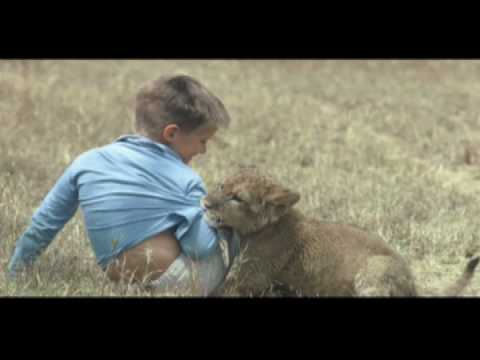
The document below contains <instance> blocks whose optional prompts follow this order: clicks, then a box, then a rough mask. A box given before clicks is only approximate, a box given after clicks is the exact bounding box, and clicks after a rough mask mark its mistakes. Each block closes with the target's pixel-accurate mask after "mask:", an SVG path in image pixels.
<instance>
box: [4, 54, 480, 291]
mask: <svg viewBox="0 0 480 360" xmlns="http://www.w3.org/2000/svg"><path fill="white" fill-rule="evenodd" d="M172 72H175V73H186V74H189V75H192V76H194V77H197V78H199V79H200V80H201V81H203V82H204V83H206V85H207V86H209V87H210V88H211V89H212V90H213V91H214V92H215V93H217V94H218V95H219V96H220V97H221V98H222V99H223V100H224V102H225V104H226V106H227V107H228V109H229V111H230V113H231V115H232V119H233V124H232V127H231V128H230V129H229V130H228V131H224V132H223V133H222V134H221V138H222V140H223V142H214V143H212V144H211V145H210V149H209V153H208V156H204V157H201V158H199V159H198V160H196V161H195V163H194V167H195V169H196V170H197V171H198V172H199V173H200V174H201V175H202V176H203V177H204V179H205V182H206V183H207V185H212V184H213V183H214V182H215V181H217V180H219V179H221V178H223V177H224V176H225V174H226V173H227V172H228V169H229V167H231V164H232V163H236V162H249V163H255V164H257V165H259V166H264V167H268V169H269V171H270V172H271V173H272V174H273V175H275V176H276V177H277V178H278V179H279V180H280V181H282V182H283V183H284V184H285V185H287V186H289V187H292V188H296V189H297V190H298V191H300V193H301V194H302V200H301V201H300V204H299V206H300V207H301V208H302V209H303V210H304V211H305V212H306V213H307V214H310V215H312V216H316V217H318V218H321V219H324V220H331V221H340V222H349V223H354V224H358V225H360V226H362V227H364V228H366V229H368V230H369V231H371V232H373V233H377V234H380V236H382V237H383V238H384V239H385V240H386V241H387V242H389V243H390V244H391V245H392V246H393V247H394V248H396V249H397V250H398V251H399V252H400V253H401V254H403V255H404V256H405V257H406V258H407V259H408V260H409V261H410V263H411V265H412V267H413V270H414V273H415V275H416V277H417V279H418V282H419V284H421V285H422V286H424V287H425V289H426V292H427V293H435V292H437V291H438V290H439V289H441V288H443V287H445V286H446V285H447V284H450V283H451V281H452V280H453V279H454V278H455V277H456V276H457V275H458V274H459V273H460V272H461V271H462V270H463V267H464V264H465V253H466V252H467V251H469V250H471V249H475V248H477V247H478V246H479V240H478V239H477V234H478V229H479V227H480V225H479V223H478V220H477V218H476V215H477V214H478V213H479V210H480V208H479V204H478V201H476V196H478V195H479V193H480V168H478V167H476V166H475V163H474V162H473V161H472V162H471V164H467V163H466V162H465V146H466V145H465V144H476V143H478V144H480V117H479V116H480V109H479V107H478V104H479V103H480V101H479V100H480V62H479V61H333V60H329V61H193V60H189V61H86V60H84V61H46V60H44V61H29V62H23V63H22V62H18V61H0V123H1V124H2V132H1V134H0V151H1V154H2V156H1V157H0V238H1V239H2V241H1V242H0V266H2V268H3V269H5V268H6V266H7V263H8V260H9V257H10V255H11V252H12V249H13V247H14V244H15V241H16V239H17V238H18V237H19V235H20V234H21V233H22V232H23V231H24V230H25V227H26V226H27V224H28V222H29V220H30V217H31V215H32V213H33V211H34V209H35V208H36V207H37V206H39V204H40V201H41V200H42V198H43V197H44V196H45V195H46V193H47V191H48V190H49V189H50V188H51V186H52V185H53V184H54V182H55V181H56V179H57V178H58V176H59V175H60V174H61V173H62V171H63V170H64V168H65V166H66V165H67V164H68V163H69V162H70V161H72V159H74V158H75V157H76V156H77V155H79V154H80V153H82V152H84V151H86V150H87V149H89V148H91V147H95V146H100V145H103V144H105V143H108V142H111V141H113V140H114V139H115V138H116V137H118V136H120V135H122V134H124V133H129V132H131V130H132V121H133V108H132V105H133V99H134V96H135V92H136V90H137V89H138V87H139V86H140V85H141V84H142V83H143V82H144V81H146V80H149V79H152V78H154V77H157V76H159V75H160V74H164V73H172ZM0 294H1V295H6V296H150V294H149V293H147V292H143V291H140V290H134V289H130V288H125V287H120V286H115V285H112V284H110V283H109V282H108V281H107V280H106V279H105V277H104V275H103V274H102V273H101V271H100V270H99V268H98V267H97V265H96V264H95V259H94V256H93V252H92V250H91V249H90V247H89V243H88V239H87V237H86V232H85V229H84V227H83V224H82V221H81V217H80V216H79V215H78V214H77V216H76V217H75V218H74V219H73V220H72V221H71V222H70V223H69V224H68V225H67V226H66V228H65V229H64V230H63V231H62V232H61V233H60V234H59V235H58V236H57V238H56V239H55V241H54V242H53V243H52V245H51V246H50V247H49V248H48V250H47V252H46V253H45V254H44V255H43V256H42V257H41V258H40V259H39V261H38V263H37V264H36V266H35V269H34V273H33V275H31V276H29V277H27V278H25V279H21V280H20V281H18V282H13V283H12V282H7V281H6V279H5V277H4V275H3V273H2V274H1V275H0ZM466 295H467V296H477V295H480V278H479V277H476V278H475V279H474V283H473V285H472V286H471V287H470V288H469V290H468V291H467V293H466Z"/></svg>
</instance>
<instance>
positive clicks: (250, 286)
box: [202, 168, 479, 297]
mask: <svg viewBox="0 0 480 360" xmlns="http://www.w3.org/2000/svg"><path fill="white" fill-rule="evenodd" d="M299 200H300V195H299V194H298V193H296V192H293V191H290V190H288V189H286V188H284V187H282V186H280V185H279V184H277V183H276V182H275V181H274V180H272V179H271V178H268V177H267V176H265V175H263V174H261V173H260V172H259V171H258V170H257V169H255V168H248V169H242V170H240V171H239V172H238V173H237V174H236V175H234V176H231V177H229V178H227V179H226V180H225V181H224V182H223V183H221V184H220V185H219V186H218V187H217V188H216V189H215V190H214V191H212V192H210V193H209V195H208V196H207V197H205V198H204V199H203V201H202V202H203V206H204V208H205V210H206V213H205V217H206V219H207V221H208V222H209V223H210V224H211V225H212V226H215V227H232V228H233V229H235V230H236V231H237V232H238V234H239V235H240V238H241V241H242V247H243V248H244V249H245V255H246V257H247V259H248V260H249V261H247V262H246V263H244V264H242V265H241V267H240V269H239V274H238V283H239V285H238V291H239V292H240V295H252V294H253V295H259V294H261V293H262V292H264V291H265V290H267V289H268V288H269V286H271V285H272V284H275V283H277V284H282V286H284V287H288V288H290V289H294V290H295V291H296V292H297V294H298V293H300V295H302V296H402V297H403V296H417V295H418V293H417V289H416V287H415V282H414V278H413V276H412V273H411V271H410V269H409V267H408V266H407V263H406V262H405V260H404V259H402V257H401V256H400V255H399V254H398V253H396V252H395V251H394V250H393V249H392V248H390V247H389V246H388V244H387V243H385V242H384V241H383V240H382V239H381V238H379V237H378V236H373V235H371V234H368V233H366V232H365V231H363V230H361V229H359V228H357V227H354V226H351V225H346V224H334V223H325V222H321V221H318V220H315V219H312V218H307V217H305V216H304V215H302V214H301V213H300V212H299V211H298V210H295V209H293V205H294V204H295V203H297V202H298V201H299ZM478 262H479V258H478V257H476V258H474V259H472V260H470V261H469V263H468V265H467V267H466V269H465V271H464V273H463V274H462V276H461V277H460V278H459V279H458V280H457V281H456V282H455V283H454V284H453V285H452V286H450V287H449V288H448V289H446V290H445V291H444V292H443V295H445V296H455V295H458V294H460V292H461V291H462V290H463V289H464V288H465V287H466V286H467V285H468V284H469V283H470V281H471V278H472V276H473V272H474V270H475V268H476V266H477V264H478Z"/></svg>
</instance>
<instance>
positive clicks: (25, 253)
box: [8, 135, 218, 275]
mask: <svg viewBox="0 0 480 360" xmlns="http://www.w3.org/2000/svg"><path fill="white" fill-rule="evenodd" d="M205 195H206V190H205V186H204V184H203V181H202V179H201V178H200V176H199V175H198V174H196V173H195V172H194V171H193V170H192V168H190V167H189V166H188V165H186V164H185V163H183V161H182V160H181V158H180V156H179V155H178V154H177V153H176V152H175V151H173V150H172V149H171V148H169V147H168V146H166V145H163V144H160V143H157V142H154V141H152V140H150V139H148V138H146V137H143V136H140V135H126V136H122V137H121V138H119V139H118V140H116V141H115V142H114V143H112V144H109V145H106V146H103V147H100V148H96V149H93V150H90V151H87V152H85V153H84V154H82V155H80V156H79V157H78V158H77V159H76V160H75V161H73V163H72V164H71V165H70V166H69V167H68V168H67V169H66V171H65V172H64V174H63V175H62V176H61V178H60V179H59V180H58V181H57V183H56V184H55V186H54V187H53V188H52V190H51V191H50V192H49V193H48V195H47V196H46V198H45V199H44V201H43V202H42V204H41V206H40V207H39V208H38V209H37V210H36V211H35V213H34V215H33V217H32V221H31V224H30V226H29V227H28V228H27V230H26V231H25V232H24V233H23V235H22V236H21V237H20V238H19V239H18V241H17V243H16V247H15V251H14V254H13V256H12V259H11V261H10V264H9V267H8V268H9V272H10V274H11V275H14V274H15V271H16V270H18V269H20V268H21V267H22V266H24V265H25V264H30V263H33V262H34V261H35V260H36V258H37V257H38V256H39V255H40V254H41V253H42V252H43V251H44V250H45V249H46V248H47V246H48V245H49V244H50V243H51V242H52V240H53V239H54V237H55V235H56V234H57V233H58V232H59V231H60V230H61V229H62V228H63V227H64V225H65V224H66V223H67V222H68V221H69V220H70V219H71V218H72V217H73V215H74V214H75V212H76V210H77V208H78V207H79V206H80V208H81V210H82V213H83V217H84V221H85V225H86V228H87V231H88V237H89V239H90V242H91V245H92V248H93V250H94V252H95V256H96V258H97V262H98V264H99V265H100V266H101V267H102V268H103V269H105V268H106V266H107V265H108V263H109V262H110V261H111V260H112V259H113V258H115V257H116V256H118V255H119V254H120V253H121V252H122V251H124V250H127V249H130V248H132V247H134V246H136V245H137V244H139V243H141V242H142V241H143V240H146V239H148V238H150V237H152V236H154V235H156V234H158V233H160V232H163V231H166V230H169V231H171V232H172V233H174V234H175V236H176V238H177V239H178V241H179V244H180V247H181V249H182V252H183V253H185V254H186V255H187V256H189V257H191V258H193V259H194V260H199V259H202V258H204V257H206V256H208V255H210V254H211V253H212V252H213V251H214V250H215V248H216V246H217V245H218V235H217V232H216V230H215V229H214V228H212V227H210V226H209V225H208V224H207V223H206V222H205V221H204V220H203V212H204V210H203V209H202V208H201V205H200V199H201V198H202V197H203V196H205Z"/></svg>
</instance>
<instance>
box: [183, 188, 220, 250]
mask: <svg viewBox="0 0 480 360" xmlns="http://www.w3.org/2000/svg"><path fill="white" fill-rule="evenodd" d="M206 195H207V192H206V190H205V186H204V185H203V181H201V179H199V180H198V181H194V182H192V183H191V184H190V188H189V189H188V196H189V197H191V198H192V199H195V202H198V208H192V209H190V210H191V211H192V214H193V215H192V216H191V218H193V222H192V223H191V225H190V228H189V229H188V230H187V231H186V232H185V231H184V230H183V229H181V228H179V229H177V232H176V236H177V239H178V240H179V242H180V247H181V249H182V252H183V253H184V254H185V255H187V256H188V257H190V258H191V259H193V260H201V259H204V258H205V257H208V256H209V255H211V254H212V253H213V252H214V251H215V249H216V247H217V245H218V242H219V236H218V233H217V230H216V229H215V228H213V227H211V226H210V225H208V224H207V223H206V222H205V220H204V217H203V210H202V209H201V207H200V200H201V199H202V198H203V197H204V196H206Z"/></svg>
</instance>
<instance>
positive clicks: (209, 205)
mask: <svg viewBox="0 0 480 360" xmlns="http://www.w3.org/2000/svg"><path fill="white" fill-rule="evenodd" d="M201 204H202V206H203V207H204V208H205V209H207V210H208V209H211V208H212V204H211V203H210V202H209V201H208V200H207V198H203V199H202V201H201Z"/></svg>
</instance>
